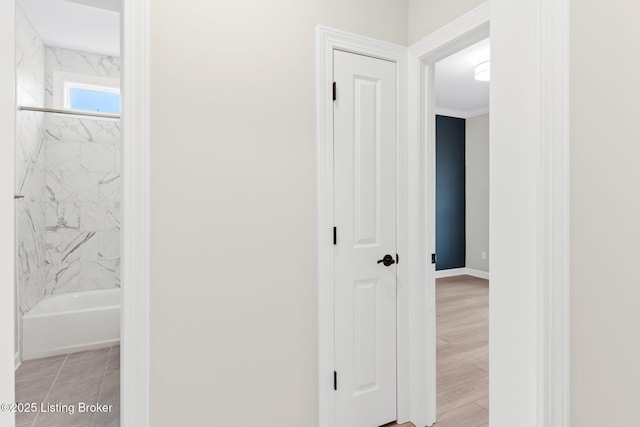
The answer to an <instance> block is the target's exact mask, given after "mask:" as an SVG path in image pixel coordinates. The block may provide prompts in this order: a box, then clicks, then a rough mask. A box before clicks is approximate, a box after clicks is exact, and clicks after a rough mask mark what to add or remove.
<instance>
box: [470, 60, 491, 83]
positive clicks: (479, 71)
mask: <svg viewBox="0 0 640 427" xmlns="http://www.w3.org/2000/svg"><path fill="white" fill-rule="evenodd" d="M473 77H474V78H475V79H476V80H478V81H481V82H488V81H489V80H490V79H491V61H484V62H481V63H479V64H478V65H477V66H476V69H475V71H474V73H473Z"/></svg>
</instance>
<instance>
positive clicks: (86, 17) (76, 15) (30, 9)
mask: <svg viewBox="0 0 640 427" xmlns="http://www.w3.org/2000/svg"><path fill="white" fill-rule="evenodd" d="M16 3H17V4H18V5H19V6H20V7H21V8H22V10H23V11H24V13H25V14H26V15H27V17H28V18H29V21H31V25H33V26H34V28H35V29H36V31H37V32H38V34H39V35H40V38H42V41H43V42H44V44H46V45H48V46H55V47H63V48H67V49H75V50H81V51H85V52H92V53H99V54H102V55H110V56H120V13H118V11H119V9H120V4H121V3H120V0H68V1H67V0H16Z"/></svg>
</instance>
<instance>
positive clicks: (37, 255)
mask: <svg viewBox="0 0 640 427" xmlns="http://www.w3.org/2000/svg"><path fill="white" fill-rule="evenodd" d="M16 80H17V85H16V101H17V103H18V105H30V106H42V104H43V102H44V94H45V46H44V44H43V42H42V40H41V39H40V37H39V36H38V34H37V33H36V31H35V30H34V29H33V27H32V26H31V24H30V22H29V20H28V19H27V17H26V16H25V14H24V13H23V12H22V10H21V9H20V8H19V7H17V8H16ZM45 119H46V118H45V115H44V114H42V113H36V112H28V111H20V112H17V113H16V188H15V191H16V194H18V195H22V196H24V198H23V199H16V221H17V230H16V231H17V239H16V246H17V248H16V249H17V260H18V262H17V264H18V265H17V285H18V286H17V287H18V305H19V309H20V311H21V312H22V313H24V312H26V311H29V309H31V307H33V306H34V305H35V304H36V303H37V302H38V301H40V299H42V297H44V295H45V292H46V289H45V285H46V276H47V263H46V249H45V240H46V206H47V204H46V193H45V188H46V156H45V147H44V138H43V137H44V129H45ZM16 336H18V335H16Z"/></svg>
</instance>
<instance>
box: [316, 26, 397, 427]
mask: <svg viewBox="0 0 640 427" xmlns="http://www.w3.org/2000/svg"><path fill="white" fill-rule="evenodd" d="M316 35H317V40H316V41H317V46H316V54H317V57H316V61H317V75H316V96H317V100H316V101H317V112H316V113H317V117H316V119H317V129H316V131H317V134H316V141H317V154H316V155H317V174H318V175H317V179H318V182H317V185H318V199H317V200H318V223H317V225H318V230H317V233H318V235H317V238H318V279H317V280H318V346H319V353H318V396H319V407H318V410H319V423H318V425H319V427H330V426H333V425H334V422H335V399H334V390H333V371H334V357H333V355H334V341H333V340H334V335H333V331H334V317H333V301H334V289H333V278H334V258H333V248H334V246H333V232H332V230H333V227H334V225H335V224H334V222H333V208H334V203H333V200H334V199H333V194H334V187H333V100H332V91H333V88H332V82H333V51H334V49H337V50H343V51H346V52H351V53H356V54H360V55H367V56H371V57H375V58H380V59H385V60H388V61H392V62H395V63H396V75H397V76H398V83H397V86H398V87H397V97H398V98H397V105H398V109H397V135H396V138H397V149H396V150H397V151H396V153H397V168H396V170H397V171H398V172H399V175H398V181H397V182H398V183H400V182H404V181H405V178H404V176H403V175H402V173H400V171H404V170H406V167H404V164H405V162H406V158H405V157H406V137H405V134H404V129H406V100H405V95H404V94H405V93H406V53H407V49H406V47H404V46H398V45H394V44H391V43H386V42H381V41H379V40H374V39H371V38H368V37H362V36H358V35H355V34H350V33H346V32H343V31H338V30H333V29H330V28H326V27H322V26H319V27H318V28H317V31H316ZM338 90H339V88H338ZM397 197H398V214H399V215H400V214H401V212H403V210H402V207H403V206H405V203H406V194H405V192H404V187H403V186H402V185H398V192H397ZM402 223H404V221H402V220H401V219H400V217H398V246H397V247H398V254H399V256H400V262H399V263H398V265H397V289H398V311H397V322H398V335H397V340H398V354H397V360H398V372H397V378H398V401H397V411H398V418H403V419H405V420H408V395H409V385H408V382H409V375H408V369H407V368H408V354H407V352H406V349H407V347H408V338H409V336H408V333H407V331H408V327H407V320H408V319H407V316H406V314H407V313H406V310H405V311H402V310H400V307H406V305H407V285H406V283H407V266H408V263H406V262H405V261H404V255H403V254H406V253H407V250H406V239H405V238H404V234H403V229H402V227H401V224H402Z"/></svg>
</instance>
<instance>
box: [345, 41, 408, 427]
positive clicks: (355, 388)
mask: <svg viewBox="0 0 640 427" xmlns="http://www.w3.org/2000/svg"><path fill="white" fill-rule="evenodd" d="M333 59H334V69H333V72H334V81H335V82H336V83H335V85H336V86H335V87H336V96H335V98H336V99H335V101H334V174H335V175H334V183H335V225H336V239H335V278H334V286H335V369H336V384H335V386H336V387H335V388H336V426H337V427H377V426H381V425H383V424H386V423H389V422H391V421H394V420H395V419H396V258H397V255H396V126H397V124H396V108H397V105H396V64H395V63H393V62H389V61H385V60H381V59H375V58H371V57H367V56H363V55H357V54H352V53H347V52H342V51H337V50H336V51H334V56H333Z"/></svg>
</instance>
